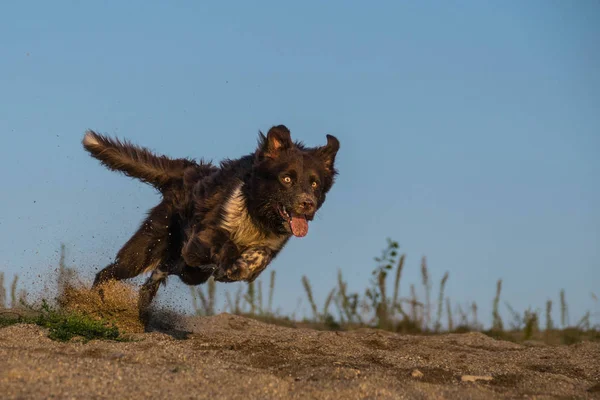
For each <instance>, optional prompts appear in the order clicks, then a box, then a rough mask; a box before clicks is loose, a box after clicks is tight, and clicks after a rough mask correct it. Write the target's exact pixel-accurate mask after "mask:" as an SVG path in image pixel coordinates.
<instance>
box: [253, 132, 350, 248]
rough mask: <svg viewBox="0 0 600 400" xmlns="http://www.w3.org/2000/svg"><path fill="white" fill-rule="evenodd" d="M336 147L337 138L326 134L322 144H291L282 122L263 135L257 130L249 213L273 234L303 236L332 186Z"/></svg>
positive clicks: (334, 172)
mask: <svg viewBox="0 0 600 400" xmlns="http://www.w3.org/2000/svg"><path fill="white" fill-rule="evenodd" d="M339 147H340V143H339V141H338V140H337V139H336V138H335V137H334V136H332V135H327V144H326V145H325V146H321V147H315V148H306V147H304V145H302V144H301V143H298V142H296V143H294V142H293V141H292V138H291V136H290V131H289V129H288V128H286V127H285V126H283V125H279V126H275V127H273V128H271V129H270V130H269V132H268V133H267V135H266V136H265V135H263V134H262V132H261V133H260V138H259V146H258V149H257V151H256V154H255V158H254V166H253V175H252V184H251V185H250V188H249V189H250V193H249V195H250V199H249V200H250V201H249V203H250V204H251V207H250V208H251V210H250V212H252V213H253V214H254V217H255V218H257V219H259V220H260V221H261V222H262V223H263V224H265V225H266V226H268V227H269V228H270V229H272V230H273V231H275V232H277V233H280V234H284V233H288V234H289V233H291V234H293V235H294V236H298V237H302V236H305V235H306V234H307V233H308V222H309V221H312V219H313V218H314V216H315V213H316V211H317V210H318V209H319V208H320V207H321V205H323V202H324V201H325V196H326V194H327V192H328V191H329V190H330V189H331V186H332V185H333V182H334V178H335V175H336V174H337V171H336V169H335V166H334V163H335V156H336V154H337V152H338V149H339Z"/></svg>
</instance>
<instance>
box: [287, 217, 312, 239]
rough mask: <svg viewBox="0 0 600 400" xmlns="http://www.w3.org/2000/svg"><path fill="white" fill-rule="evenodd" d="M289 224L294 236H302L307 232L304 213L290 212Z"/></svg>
mask: <svg viewBox="0 0 600 400" xmlns="http://www.w3.org/2000/svg"><path fill="white" fill-rule="evenodd" d="M290 226H291V227H292V233H293V234H294V236H296V237H304V236H306V234H307V233H308V222H306V218H305V217H304V215H296V214H292V220H291V221H290Z"/></svg>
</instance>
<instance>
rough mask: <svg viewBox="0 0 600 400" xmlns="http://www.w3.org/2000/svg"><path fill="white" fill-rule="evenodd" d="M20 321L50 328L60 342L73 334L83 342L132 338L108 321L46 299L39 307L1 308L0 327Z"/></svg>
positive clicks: (50, 332)
mask: <svg viewBox="0 0 600 400" xmlns="http://www.w3.org/2000/svg"><path fill="white" fill-rule="evenodd" d="M20 323H25V324H35V325H38V326H41V327H43V328H47V329H48V337H49V338H50V339H52V340H57V341H61V342H67V341H69V340H71V339H73V338H77V339H80V340H82V341H84V342H88V341H90V340H113V341H129V340H130V339H129V338H127V337H125V336H123V335H122V334H121V332H119V329H118V328H117V327H116V326H114V325H113V324H111V323H109V322H108V321H103V320H98V319H94V318H92V317H90V316H87V315H85V314H80V313H76V312H65V311H62V310H58V309H55V308H53V307H51V306H50V305H49V304H48V302H46V301H45V300H43V301H42V305H41V306H40V307H33V306H25V305H24V306H22V307H21V308H20V309H19V310H5V311H1V312H0V327H5V326H9V325H14V324H20Z"/></svg>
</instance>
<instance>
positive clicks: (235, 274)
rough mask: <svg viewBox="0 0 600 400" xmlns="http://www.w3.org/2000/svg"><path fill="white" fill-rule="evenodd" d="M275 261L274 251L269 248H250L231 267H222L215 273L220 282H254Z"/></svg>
mask: <svg viewBox="0 0 600 400" xmlns="http://www.w3.org/2000/svg"><path fill="white" fill-rule="evenodd" d="M272 259H273V251H272V250H271V249H269V248H267V247H249V248H247V249H246V250H244V251H243V252H242V254H240V255H239V257H238V258H237V259H236V260H235V261H233V263H231V264H229V265H221V266H220V267H219V269H218V270H217V272H215V275H214V276H215V280H217V281H219V282H236V281H246V282H252V281H254V280H255V279H256V278H257V277H258V275H259V274H260V273H261V272H262V271H263V270H264V269H265V268H266V267H267V265H269V263H270V262H271V260H272Z"/></svg>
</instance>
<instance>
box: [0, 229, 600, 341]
mask: <svg viewBox="0 0 600 400" xmlns="http://www.w3.org/2000/svg"><path fill="white" fill-rule="evenodd" d="M405 262H406V255H405V254H399V244H398V243H397V242H395V241H392V240H389V239H388V241H387V246H386V248H385V249H384V250H383V252H382V254H381V255H380V256H379V257H376V258H375V268H374V270H373V272H372V275H371V279H370V281H369V283H368V285H367V288H366V289H365V290H364V292H363V293H362V294H361V293H360V292H350V290H349V288H348V284H347V282H346V281H345V280H344V277H343V274H342V271H341V270H339V271H338V275H337V284H336V286H335V287H334V288H332V289H331V290H330V291H329V292H328V294H327V296H326V297H325V300H324V302H323V304H322V306H320V305H319V304H318V303H317V301H316V299H315V296H314V293H313V290H312V286H311V283H310V280H309V278H308V277H306V276H303V277H302V281H301V283H302V286H303V288H304V292H305V294H306V298H307V300H308V305H309V308H310V313H311V316H310V317H305V318H304V319H303V320H301V321H297V320H295V319H294V318H292V317H288V316H284V315H280V314H279V313H277V312H275V311H274V310H273V294H274V291H275V276H276V275H275V271H271V273H270V275H269V285H268V294H267V296H264V297H266V299H267V302H266V303H267V304H266V307H265V305H264V303H263V290H262V288H263V286H262V281H260V280H258V281H256V282H253V283H249V284H248V285H247V286H246V290H245V291H244V290H243V288H242V287H239V288H238V290H237V291H236V292H235V293H233V294H232V293H230V292H229V291H226V293H225V300H226V302H225V307H226V311H228V312H230V313H232V314H237V315H243V316H247V317H251V318H255V319H258V320H261V321H264V322H269V323H275V324H280V325H286V326H310V327H312V328H315V329H323V330H349V329H355V328H359V327H376V328H380V329H385V330H389V331H394V332H400V333H410V334H436V333H444V332H456V333H461V332H469V331H481V332H483V333H485V334H487V335H489V336H492V337H496V338H501V339H504V340H511V341H525V340H540V341H545V342H546V343H550V344H561V343H562V344H572V343H576V342H579V341H581V340H600V326H598V325H593V324H592V321H591V317H592V314H591V313H590V312H587V313H586V314H584V316H583V317H582V318H581V319H580V320H579V322H578V323H577V325H575V326H571V325H570V324H569V321H568V320H569V312H568V306H567V301H566V295H565V292H564V290H561V292H560V293H559V301H560V324H561V325H560V328H557V326H556V324H555V323H554V321H553V319H552V305H553V302H552V300H550V299H549V300H547V301H546V308H545V327H544V329H542V328H541V324H542V323H541V318H540V315H541V311H540V310H539V309H532V308H527V309H526V310H525V311H524V312H522V313H520V312H518V311H516V310H515V309H514V308H513V307H512V306H511V305H510V304H509V303H508V302H504V305H505V307H506V311H507V312H508V315H509V316H510V318H509V319H508V323H506V322H505V321H504V320H503V318H502V312H501V309H500V305H501V292H502V280H498V281H497V283H496V292H495V296H494V298H493V301H492V324H491V327H490V329H489V330H484V329H483V327H482V325H481V323H480V321H479V317H478V306H477V304H476V303H475V302H472V303H469V304H468V305H467V306H466V307H465V306H464V305H460V304H457V305H456V306H454V307H453V306H452V302H451V300H450V298H449V297H446V296H445V288H446V284H447V282H448V280H449V277H450V275H449V272H445V273H444V275H443V277H442V278H441V280H440V284H439V292H438V294H437V302H436V303H432V302H431V296H432V282H433V278H432V276H431V274H430V271H429V268H428V266H427V261H426V258H425V257H423V258H422V259H421V263H420V275H421V285H422V289H423V292H422V293H423V296H424V301H420V300H419V297H418V294H417V292H418V290H417V286H415V285H414V284H411V285H410V293H409V295H408V296H405V297H403V296H402V294H401V292H400V283H401V278H402V272H403V270H404V268H405ZM75 276H76V274H75V270H74V269H73V268H70V267H67V266H66V265H65V247H64V246H61V256H60V260H59V276H58V282H57V283H58V289H59V293H61V292H62V291H64V290H65V287H66V286H65V285H66V283H67V282H69V281H71V280H72V279H74V278H75ZM389 276H393V281H392V282H391V288H390V287H388V286H389V282H388V281H389V280H388V277H389ZM17 286H18V276H15V277H14V278H13V280H12V283H11V285H10V291H9V293H10V308H9V305H8V304H7V302H8V299H7V297H8V296H7V290H6V289H5V277H4V274H3V273H1V272H0V308H1V310H0V326H5V325H8V324H12V323H17V322H27V323H35V324H38V325H40V326H43V327H46V328H49V329H50V334H49V336H50V337H51V338H53V339H56V340H70V339H71V338H73V337H81V338H82V339H84V340H90V339H110V340H125V339H124V338H123V336H122V335H121V334H120V332H119V330H118V328H117V327H116V326H114V325H113V324H112V323H110V322H108V320H106V319H104V318H102V316H101V317H100V318H98V316H97V315H95V316H91V315H87V314H86V312H85V311H81V310H65V309H61V308H60V302H59V308H52V307H51V306H50V305H49V304H48V303H47V302H45V301H43V302H42V305H41V306H40V307H38V308H33V307H32V306H28V305H27V301H26V297H27V293H26V292H25V291H24V290H20V291H19V290H17V289H18V287H17ZM390 289H391V290H390ZM190 292H191V295H192V306H193V309H194V311H195V313H196V315H202V316H210V315H214V314H215V313H216V312H217V308H216V307H217V295H216V294H217V290H216V282H215V281H214V280H213V279H212V278H211V279H209V281H208V282H207V284H206V285H201V286H196V287H190ZM390 293H391V295H390ZM592 298H593V300H594V301H595V302H598V298H597V297H596V295H595V294H593V293H592ZM434 307H435V308H436V309H435V310H434V309H433V308H434ZM433 312H435V314H433V315H434V317H432V313H433ZM444 321H445V322H444Z"/></svg>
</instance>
